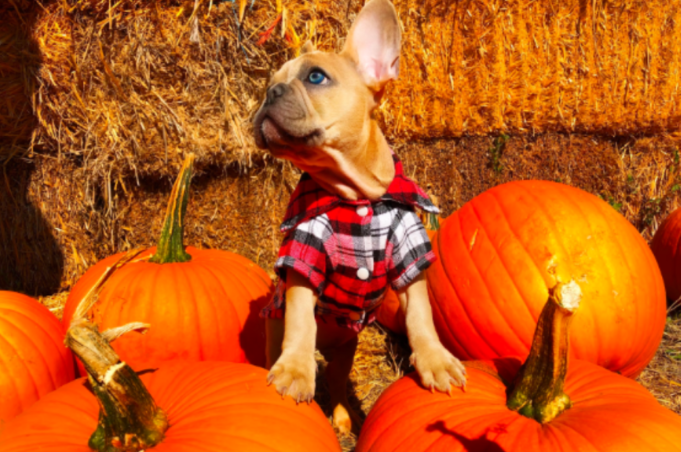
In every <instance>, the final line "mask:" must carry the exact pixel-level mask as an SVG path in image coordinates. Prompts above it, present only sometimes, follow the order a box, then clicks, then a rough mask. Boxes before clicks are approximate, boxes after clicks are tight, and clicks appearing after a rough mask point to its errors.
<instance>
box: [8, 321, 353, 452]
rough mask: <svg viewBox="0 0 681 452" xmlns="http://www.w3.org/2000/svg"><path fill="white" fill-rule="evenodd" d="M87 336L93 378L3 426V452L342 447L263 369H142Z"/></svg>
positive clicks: (213, 364)
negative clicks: (281, 392)
mask: <svg viewBox="0 0 681 452" xmlns="http://www.w3.org/2000/svg"><path fill="white" fill-rule="evenodd" d="M90 326H91V325H90ZM152 329H153V326H152ZM72 330H73V328H72ZM83 337H86V336H83V335H80V336H79V338H78V340H79V341H81V339H82V338H83ZM81 344H83V345H85V346H84V347H83V349H86V350H87V351H88V353H89V354H90V355H91V357H94V359H89V360H87V362H86V367H87V369H88V371H89V372H91V376H90V377H89V378H90V379H89V382H88V381H86V380H85V379H79V380H76V381H74V382H72V383H69V384H67V385H65V386H63V387H62V388H60V389H59V390H57V391H54V392H52V393H51V394H48V396H46V397H45V398H43V399H42V400H40V401H39V402H38V403H36V404H35V405H33V406H32V407H31V408H29V409H28V410H27V411H25V412H24V413H23V414H22V415H20V416H18V417H16V418H15V419H14V420H13V421H11V423H10V424H8V425H7V428H6V429H5V430H4V431H3V432H1V433H0V450H2V451H3V452H20V451H22V452H23V451H50V452H79V451H82V452H90V451H91V450H92V449H94V450H99V451H107V452H113V451H121V452H122V451H125V452H133V451H144V450H148V451H153V452H179V451H192V452H222V451H227V450H233V451H249V452H265V451H268V452H269V451H282V452H289V451H291V452H292V451H315V452H316V451H319V452H323V451H334V452H337V451H340V447H339V445H338V441H337V439H336V436H335V434H334V431H333V429H332V428H331V425H330V423H329V421H328V420H327V419H326V417H325V416H324V414H323V412H322V411H321V409H320V408H319V406H318V405H317V404H316V403H314V402H313V403H312V404H309V405H308V404H299V405H297V404H296V402H295V401H294V400H293V399H291V398H290V397H286V398H282V397H281V396H280V395H279V394H278V393H277V391H276V390H275V388H274V387H272V386H267V382H266V380H267V371H266V370H265V369H262V368H260V367H256V366H252V365H250V364H242V363H229V362H218V361H204V362H187V361H174V362H164V363H161V364H160V366H159V367H158V368H154V369H151V370H148V371H143V372H140V374H139V377H137V376H136V374H135V372H134V371H132V369H131V368H130V367H128V366H127V365H126V364H125V363H120V361H119V360H118V357H117V356H116V355H115V354H114V353H113V352H112V350H111V348H108V351H107V350H104V351H103V350H102V349H101V348H99V347H98V346H96V345H95V346H93V345H92V344H93V342H88V341H87V340H86V341H81ZM74 351H76V352H78V351H77V348H74ZM92 351H94V352H92ZM79 356H83V355H81V354H79ZM93 369H94V370H95V371H93ZM140 380H141V383H140ZM88 383H89V385H88ZM93 392H94V394H97V397H95V395H94V394H93ZM100 410H101V412H100ZM98 421H99V422H98ZM93 433H95V434H94V435H93ZM124 446H125V447H124ZM91 447H92V449H91Z"/></svg>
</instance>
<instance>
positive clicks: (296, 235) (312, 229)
mask: <svg viewBox="0 0 681 452" xmlns="http://www.w3.org/2000/svg"><path fill="white" fill-rule="evenodd" d="M329 236H330V226H329V222H328V220H327V219H326V216H325V215H323V216H320V217H315V218H312V219H310V220H308V221H306V222H303V223H300V224H299V225H298V226H296V228H295V229H292V230H291V231H290V232H289V233H288V234H286V237H284V241H283V242H282V244H281V248H279V257H278V259H277V262H276V263H275V264H274V271H275V272H276V273H277V276H279V278H281V280H282V281H286V272H287V270H288V269H292V270H295V271H296V272H298V273H300V274H301V275H302V276H304V277H305V278H306V279H307V280H308V281H309V282H310V284H312V286H313V287H314V288H315V289H317V291H321V290H322V289H323V286H324V282H325V281H326V271H327V268H329V265H328V257H327V255H326V252H325V250H324V243H325V242H326V240H327V239H328V237H329Z"/></svg>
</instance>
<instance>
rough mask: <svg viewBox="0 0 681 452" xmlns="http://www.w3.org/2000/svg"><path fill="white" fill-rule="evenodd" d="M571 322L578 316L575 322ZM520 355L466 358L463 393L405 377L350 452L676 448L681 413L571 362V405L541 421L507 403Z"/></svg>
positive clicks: (665, 451) (616, 378) (620, 380)
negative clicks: (439, 389) (429, 387)
mask: <svg viewBox="0 0 681 452" xmlns="http://www.w3.org/2000/svg"><path fill="white" fill-rule="evenodd" d="M575 321H576V319H575ZM519 367H520V360H519V359H517V358H516V359H513V358H506V359H498V360H494V361H491V362H473V363H467V366H466V368H467V372H468V384H467V386H466V392H463V391H461V390H460V389H458V388H454V389H453V393H452V396H451V397H450V396H449V395H447V394H443V393H439V392H436V393H434V394H433V393H431V392H430V391H429V390H426V389H424V388H423V387H422V386H420V385H419V383H418V376H416V375H415V374H410V375H408V376H406V377H404V378H402V379H400V380H398V381H397V382H395V383H394V384H393V385H392V386H390V387H389V388H388V389H387V390H386V391H385V392H384V393H383V394H381V397H380V398H379V399H378V401H377V402H376V404H375V405H374V407H373V408H372V410H371V412H370V413H369V416H368V417H367V419H366V421H365V422H364V426H363V427H362V432H361V434H360V437H359V440H358V443H357V448H356V452H367V451H371V452H388V451H389V452H401V451H404V452H407V451H408V452H421V451H428V452H457V451H468V452H496V451H498V452H501V451H523V452H546V451H562V452H572V451H575V452H577V451H579V452H629V451H631V452H641V451H655V452H672V451H674V452H676V451H678V450H679V447H681V446H680V445H681V417H679V416H678V415H676V414H675V413H673V412H672V411H670V410H668V409H666V408H664V407H662V406H661V405H660V404H659V403H658V402H657V400H655V398H654V397H653V396H652V395H651V394H650V393H648V392H647V391H646V390H645V389H644V388H642V387H641V386H640V385H639V384H638V383H636V382H634V381H632V380H630V379H628V378H624V377H622V376H620V375H616V374H614V373H612V372H609V371H607V370H605V369H602V368H600V367H598V366H595V365H593V364H591V363H587V362H584V361H578V360H572V361H571V362H570V370H569V371H568V375H567V379H566V382H565V393H567V394H568V395H569V396H570V398H571V400H572V403H573V406H572V408H570V409H568V410H566V411H565V412H563V413H562V414H560V415H559V416H558V417H557V418H555V419H554V420H553V421H550V422H548V423H546V424H544V425H542V424H540V423H539V422H537V421H535V420H534V419H529V418H526V417H524V416H522V415H520V414H518V413H517V412H515V411H511V410H509V409H508V408H507V407H506V397H507V396H506V386H505V385H504V383H503V382H502V381H501V379H500V377H499V375H501V378H503V379H504V380H505V381H507V382H512V381H513V377H514V376H515V374H516V373H517V371H518V368H519Z"/></svg>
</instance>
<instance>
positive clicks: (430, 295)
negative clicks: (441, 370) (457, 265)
mask: <svg viewBox="0 0 681 452" xmlns="http://www.w3.org/2000/svg"><path fill="white" fill-rule="evenodd" d="M440 231H441V229H440V230H438V233H437V234H436V235H435V238H436V239H437V241H436V242H437V243H436V244H433V251H434V252H435V250H436V248H437V250H438V251H439V248H440V235H441V233H440ZM435 254H436V255H441V254H440V253H437V252H436V253H435ZM442 268H443V271H444V265H443V266H442ZM429 274H432V270H431V272H430V273H428V270H426V277H428V275H429ZM448 276H449V275H448ZM439 284H440V285H441V286H445V285H446V286H447V289H448V291H451V292H454V294H455V295H456V290H455V289H454V285H453V284H452V282H451V280H449V278H444V280H442V281H440V282H439ZM426 286H427V288H428V298H429V300H430V306H431V309H433V310H437V312H438V313H439V316H438V318H439V319H446V318H447V316H446V315H445V313H444V312H443V310H442V309H443V308H442V306H441V305H440V303H437V302H436V301H435V300H436V298H435V296H434V295H433V293H432V290H433V289H432V288H431V284H430V283H428V284H426ZM456 296H457V297H458V295H456ZM466 321H467V322H468V323H469V325H470V327H472V326H473V324H472V322H471V321H470V319H466ZM405 322H406V319H405ZM440 323H441V324H444V326H445V327H446V328H447V331H448V332H449V337H448V338H447V340H448V341H449V342H454V343H455V344H456V345H457V347H458V350H461V351H464V355H465V356H461V357H460V358H464V359H465V358H470V355H469V354H468V351H467V350H466V348H465V347H463V345H462V344H461V342H459V340H458V339H457V338H456V335H455V334H454V331H453V330H452V328H453V325H450V323H449V322H440Z"/></svg>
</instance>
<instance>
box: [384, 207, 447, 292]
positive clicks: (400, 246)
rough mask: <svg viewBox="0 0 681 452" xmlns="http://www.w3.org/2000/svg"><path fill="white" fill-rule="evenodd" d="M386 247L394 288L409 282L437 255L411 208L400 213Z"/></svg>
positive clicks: (399, 287) (391, 283) (389, 278)
mask: <svg viewBox="0 0 681 452" xmlns="http://www.w3.org/2000/svg"><path fill="white" fill-rule="evenodd" d="M386 251H387V252H388V253H389V254H388V257H389V261H388V280H389V281H390V285H391V286H392V288H393V289H394V290H400V289H403V288H404V287H406V286H408V285H409V284H410V283H411V282H412V281H413V280H414V279H415V278H416V277H417V276H418V275H419V274H420V273H421V272H423V271H424V270H425V269H427V268H428V267H430V265H431V264H432V263H433V262H435V260H436V259H437V257H436V256H435V253H434V252H433V248H432V245H431V244H430V239H429V238H428V234H427V233H426V229H425V228H424V227H423V223H421V220H420V219H419V217H418V216H417V215H416V213H414V212H413V211H407V210H402V211H400V213H399V214H398V215H397V217H396V220H395V223H394V227H393V234H392V236H391V237H390V239H389V243H388V247H387V249H386Z"/></svg>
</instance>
